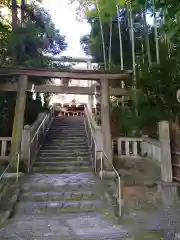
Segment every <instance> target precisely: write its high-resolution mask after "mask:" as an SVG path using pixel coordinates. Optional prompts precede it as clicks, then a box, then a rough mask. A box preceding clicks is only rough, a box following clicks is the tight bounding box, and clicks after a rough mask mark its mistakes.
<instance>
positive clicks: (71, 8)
mask: <svg viewBox="0 0 180 240" xmlns="http://www.w3.org/2000/svg"><path fill="white" fill-rule="evenodd" d="M68 1H69V0H43V7H44V8H45V9H47V10H48V11H49V13H50V15H51V17H52V20H53V22H54V24H55V25H56V27H57V28H58V29H60V33H62V34H64V35H65V36H66V41H67V42H68V49H67V51H66V52H63V54H62V55H64V56H71V57H86V56H85V54H84V52H83V50H82V48H81V45H80V42H79V41H80V38H81V36H83V35H85V34H87V33H89V31H90V26H89V24H88V23H86V22H85V21H84V22H83V23H81V22H79V21H77V20H76V5H75V4H73V5H70V4H68Z"/></svg>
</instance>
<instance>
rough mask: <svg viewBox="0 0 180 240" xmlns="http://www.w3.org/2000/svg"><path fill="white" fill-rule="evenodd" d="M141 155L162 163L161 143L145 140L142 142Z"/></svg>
mask: <svg viewBox="0 0 180 240" xmlns="http://www.w3.org/2000/svg"><path fill="white" fill-rule="evenodd" d="M141 155H142V156H144V157H147V158H149V159H153V160H155V161H157V162H158V163H160V162H161V143H160V141H158V140H155V139H151V138H144V139H143V141H142V142H141Z"/></svg>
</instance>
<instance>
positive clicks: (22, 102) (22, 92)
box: [10, 75, 28, 170]
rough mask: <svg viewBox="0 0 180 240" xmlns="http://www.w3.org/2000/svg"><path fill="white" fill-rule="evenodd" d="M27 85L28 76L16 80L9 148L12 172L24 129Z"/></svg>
mask: <svg viewBox="0 0 180 240" xmlns="http://www.w3.org/2000/svg"><path fill="white" fill-rule="evenodd" d="M27 84H28V76H26V75H22V76H20V77H19V80H18V90H17V96H16V106H15V111H14V120H13V132H12V146H11V155H10V156H11V167H12V169H13V170H15V169H16V167H17V157H15V159H13V157H14V156H15V154H16V153H17V152H19V150H20V145H21V138H22V131H23V127H24V112H25V107H26V90H27Z"/></svg>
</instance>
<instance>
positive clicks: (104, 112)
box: [101, 78, 113, 168]
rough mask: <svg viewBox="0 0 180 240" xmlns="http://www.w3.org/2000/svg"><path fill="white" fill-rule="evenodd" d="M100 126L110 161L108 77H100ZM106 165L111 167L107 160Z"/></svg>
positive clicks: (105, 150) (111, 154)
mask: <svg viewBox="0 0 180 240" xmlns="http://www.w3.org/2000/svg"><path fill="white" fill-rule="evenodd" d="M101 128H102V134H103V149H104V152H105V153H106V155H107V157H108V159H109V161H110V162H111V163H112V158H113V153H112V138H111V126H110V109H109V83H108V79H106V78H102V79H101ZM105 165H106V167H108V168H109V167H111V164H110V163H109V162H107V161H106V162H105Z"/></svg>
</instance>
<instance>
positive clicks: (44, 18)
mask: <svg viewBox="0 0 180 240" xmlns="http://www.w3.org/2000/svg"><path fill="white" fill-rule="evenodd" d="M4 10H6V14H3V12H4ZM18 11H20V13H21V14H20V15H21V18H18V17H17V16H19V14H17V12H18ZM0 12H1V13H0V65H1V66H8V65H9V66H10V65H13V64H14V65H18V66H27V67H34V68H38V67H39V68H43V67H56V68H58V67H63V66H62V65H61V64H59V63H57V62H52V61H51V59H50V58H49V57H48V56H50V55H51V56H52V55H53V56H55V55H59V54H60V53H61V52H62V51H64V50H65V49H66V48H67V43H66V41H65V37H64V36H62V35H61V34H60V32H59V30H57V29H56V28H55V25H54V24H53V22H52V20H51V17H50V15H49V14H48V12H46V11H45V9H43V8H42V7H40V5H39V4H38V1H32V2H31V4H30V5H27V4H25V3H24V0H21V1H16V0H12V1H10V0H9V1H8V0H7V1H5V0H3V1H0ZM8 13H9V14H8ZM11 19H12V20H11ZM64 67H65V66H64ZM15 81H17V79H15V78H2V77H1V83H2V82H7V83H8V82H15ZM48 81H50V79H45V78H37V77H31V78H29V82H31V83H36V84H40V83H47V82H48ZM48 97H49V95H48V94H44V101H45V104H44V105H43V106H42V103H41V97H40V94H39V95H38V94H37V97H36V100H33V98H32V93H28V96H27V103H26V114H25V124H31V123H32V122H33V121H34V120H35V119H36V117H37V115H38V113H39V112H41V111H44V110H46V108H47V101H48ZM15 99H16V93H13V92H0V113H1V115H0V136H11V134H12V121H13V115H14V107H15Z"/></svg>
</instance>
